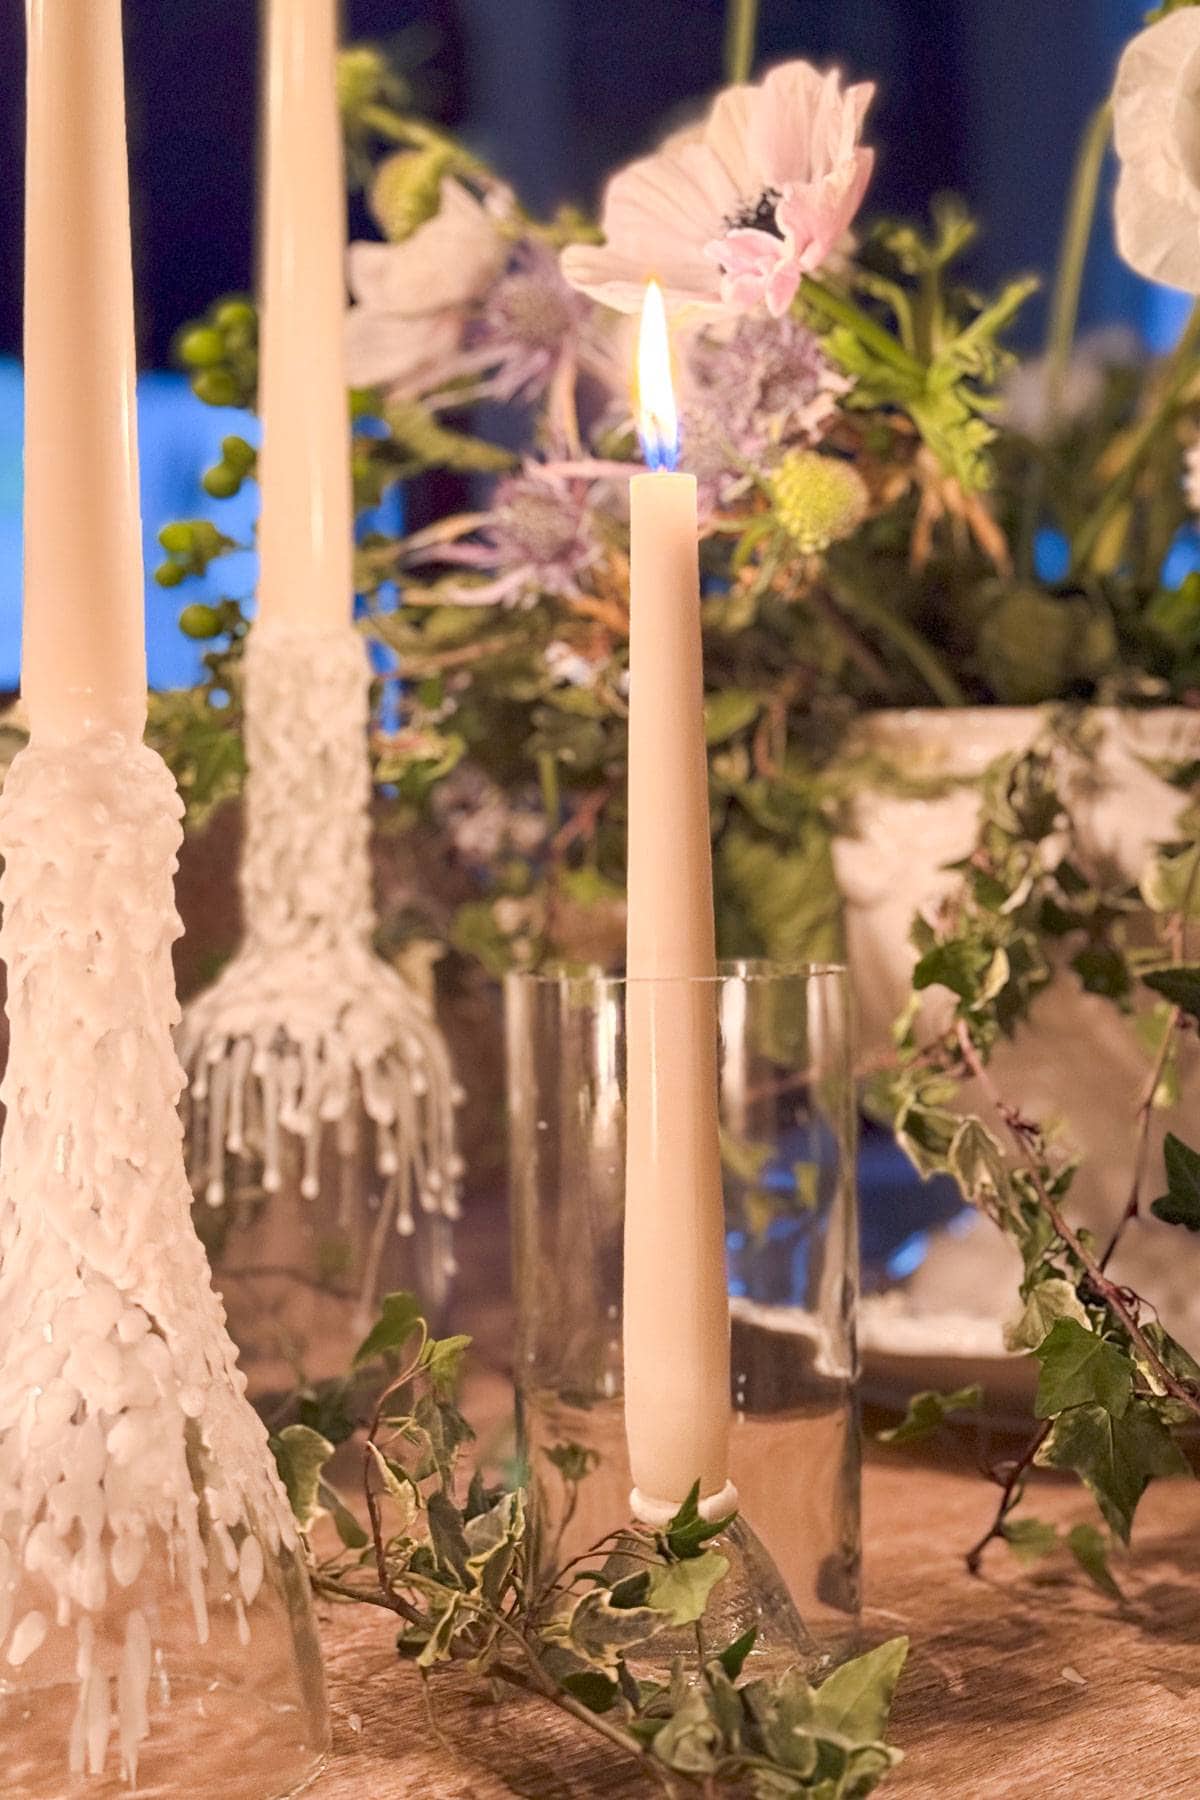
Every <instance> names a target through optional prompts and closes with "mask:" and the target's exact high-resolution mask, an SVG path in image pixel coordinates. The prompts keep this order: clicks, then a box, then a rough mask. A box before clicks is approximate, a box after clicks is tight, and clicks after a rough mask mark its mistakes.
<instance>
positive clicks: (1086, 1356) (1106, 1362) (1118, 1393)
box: [1033, 1318, 1137, 1419]
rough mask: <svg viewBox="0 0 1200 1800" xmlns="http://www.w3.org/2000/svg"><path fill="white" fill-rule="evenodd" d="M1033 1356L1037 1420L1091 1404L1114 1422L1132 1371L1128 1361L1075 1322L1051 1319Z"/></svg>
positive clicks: (1126, 1402) (1127, 1391) (1126, 1399)
mask: <svg viewBox="0 0 1200 1800" xmlns="http://www.w3.org/2000/svg"><path fill="white" fill-rule="evenodd" d="M1036 1355H1037V1359H1038V1361H1039V1362H1040V1363H1041V1365H1042V1373H1041V1377H1040V1379H1039V1381H1038V1390H1037V1399H1036V1400H1035V1402H1034V1408H1033V1410H1034V1414H1035V1416H1036V1417H1037V1418H1039V1419H1052V1418H1054V1417H1055V1416H1056V1415H1057V1414H1058V1413H1062V1412H1066V1411H1067V1409H1068V1408H1069V1407H1073V1406H1089V1405H1093V1404H1094V1405H1096V1406H1102V1407H1103V1408H1104V1409H1105V1411H1106V1412H1110V1413H1112V1415H1113V1417H1114V1418H1117V1419H1119V1418H1120V1417H1121V1416H1122V1414H1123V1413H1124V1411H1125V1409H1126V1407H1127V1406H1128V1405H1129V1399H1130V1395H1131V1394H1132V1392H1133V1378H1134V1375H1135V1374H1136V1372H1137V1371H1136V1368H1135V1365H1134V1363H1133V1361H1132V1359H1131V1358H1130V1357H1128V1356H1126V1355H1125V1352H1124V1351H1123V1350H1120V1349H1118V1348H1117V1346H1116V1344H1113V1343H1110V1342H1109V1341H1108V1339H1107V1338H1102V1337H1100V1336H1099V1335H1098V1334H1097V1333H1096V1332H1094V1331H1091V1330H1089V1328H1088V1327H1087V1326H1086V1325H1081V1324H1080V1323H1079V1321H1078V1320H1077V1319H1069V1318H1063V1319H1057V1320H1056V1321H1055V1323H1054V1325H1053V1326H1052V1328H1051V1329H1050V1331H1049V1332H1048V1333H1047V1335H1046V1337H1045V1338H1044V1339H1043V1341H1042V1343H1040V1344H1039V1345H1038V1348H1037V1352H1036Z"/></svg>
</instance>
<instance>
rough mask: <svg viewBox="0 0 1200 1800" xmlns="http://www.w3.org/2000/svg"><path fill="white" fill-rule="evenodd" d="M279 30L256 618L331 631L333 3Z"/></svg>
mask: <svg viewBox="0 0 1200 1800" xmlns="http://www.w3.org/2000/svg"><path fill="white" fill-rule="evenodd" d="M268 21H269V23H268V32H267V54H266V146H265V162H266V207H265V215H266V216H265V221H264V245H263V270H262V320H261V331H260V357H261V365H260V385H259V401H260V405H259V410H260V413H261V416H262V422H263V444H262V452H261V455H260V472H261V485H262V515H261V518H260V521H259V529H258V543H259V556H260V565H259V566H260V575H259V584H258V616H259V618H261V619H268V618H269V619H279V620H285V621H287V622H288V623H290V624H294V625H302V626H310V627H318V628H320V627H324V628H329V627H335V626H338V625H345V624H346V623H347V622H348V621H349V618H350V609H351V600H352V595H353V585H354V577H353V561H352V558H353V535H352V526H353V511H352V502H351V490H350V425H349V413H348V410H347V403H346V374H345V368H344V364H343V352H342V342H343V337H344V333H345V312H346V286H345V277H344V273H343V270H344V263H345V254H346V189H345V178H344V172H343V158H342V136H341V121H340V119H339V116H338V104H337V4H336V0H270V6H269V12H268Z"/></svg>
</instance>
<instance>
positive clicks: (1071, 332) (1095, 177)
mask: <svg viewBox="0 0 1200 1800" xmlns="http://www.w3.org/2000/svg"><path fill="white" fill-rule="evenodd" d="M1111 136H1112V102H1111V101H1110V100H1106V101H1105V102H1104V104H1103V105H1102V106H1098V107H1097V108H1096V111H1095V112H1094V113H1093V114H1092V117H1091V118H1090V119H1089V120H1088V124H1087V128H1086V130H1085V131H1084V134H1083V137H1082V139H1081V141H1080V145H1079V154H1078V156H1077V158H1076V161H1075V172H1074V174H1073V176H1072V178H1071V195H1070V199H1069V201H1068V204H1067V217H1066V223H1065V225H1064V228H1063V238H1062V248H1061V251H1060V253H1059V260H1058V274H1057V276H1056V279H1055V283H1054V297H1053V299H1052V301H1051V305H1050V320H1049V327H1048V330H1047V335H1046V397H1047V406H1048V411H1049V413H1050V416H1051V418H1053V417H1054V416H1055V415H1056V414H1057V411H1058V405H1059V400H1060V398H1061V395H1062V388H1063V382H1064V381H1065V380H1066V375H1067V370H1068V368H1069V366H1070V362H1071V351H1072V350H1073V348H1074V345H1075V328H1076V326H1077V324H1078V322H1079V296H1080V294H1081V293H1082V292H1083V271H1084V266H1085V264H1086V262H1087V253H1088V245H1089V244H1090V243H1091V241H1092V228H1093V226H1094V225H1095V222H1096V204H1097V201H1098V199H1099V195H1100V178H1101V176H1102V174H1103V173H1104V158H1105V156H1106V154H1107V152H1108V143H1109V139H1110V137H1111Z"/></svg>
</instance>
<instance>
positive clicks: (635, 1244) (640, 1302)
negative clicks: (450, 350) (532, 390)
mask: <svg viewBox="0 0 1200 1800" xmlns="http://www.w3.org/2000/svg"><path fill="white" fill-rule="evenodd" d="M638 389H639V407H640V413H641V432H642V440H643V446H644V449H645V454H646V460H647V461H648V462H649V463H650V465H651V467H652V469H654V470H655V473H653V474H648V475H635V476H634V478H633V481H632V483H631V484H630V640H629V667H630V677H629V680H630V685H629V877H628V897H629V921H628V943H627V955H626V973H627V975H628V977H629V981H628V987H627V993H626V1196H625V1306H624V1329H625V1429H626V1436H627V1439H628V1444H629V1458H630V1466H631V1469H632V1473H633V1480H634V1484H635V1485H634V1492H633V1497H632V1506H633V1511H634V1513H635V1515H636V1516H638V1517H639V1518H641V1519H643V1520H644V1521H645V1522H646V1523H648V1524H652V1525H655V1524H664V1523H665V1522H666V1520H667V1519H668V1518H669V1517H670V1516H671V1514H672V1513H674V1512H675V1511H676V1510H677V1508H678V1507H679V1505H680V1503H681V1502H682V1501H683V1500H684V1499H686V1497H687V1495H688V1492H689V1491H690V1489H691V1487H692V1485H693V1483H694V1482H695V1481H697V1479H698V1480H699V1482H700V1493H701V1498H702V1502H707V1503H708V1505H707V1506H706V1510H707V1511H708V1512H709V1513H710V1515H715V1514H719V1513H723V1512H725V1511H728V1510H730V1509H731V1507H732V1506H733V1505H735V1504H736V1495H735V1494H734V1492H733V1490H732V1488H730V1487H729V1485H728V1473H729V1471H728V1452H729V1417H730V1402H729V1305H728V1300H727V1297H726V1285H725V1232H724V1207H723V1201H722V1192H721V1153H720V1142H719V1135H718V1123H717V1026H716V1020H717V994H716V984H715V980H714V977H715V973H716V950H715V934H714V927H713V892H712V850H711V845H710V836H709V807H708V760H707V752H706V747H705V739H704V710H703V699H704V691H703V671H702V657H701V643H700V570H699V557H698V551H697V543H698V530H697V521H696V482H695V478H694V477H693V476H691V475H682V474H676V473H673V472H671V465H672V464H673V463H674V460H675V453H676V448H677V436H678V433H677V425H676V416H675V405H674V399H673V396H672V392H671V372H670V352H669V346H668V341H667V322H666V314H665V312H664V309H663V301H662V295H661V293H660V292H659V290H658V288H657V287H656V286H654V285H651V288H650V290H649V292H648V294H647V297H646V306H645V310H644V312H643V315H642V329H641V336H640V341H639V346H638Z"/></svg>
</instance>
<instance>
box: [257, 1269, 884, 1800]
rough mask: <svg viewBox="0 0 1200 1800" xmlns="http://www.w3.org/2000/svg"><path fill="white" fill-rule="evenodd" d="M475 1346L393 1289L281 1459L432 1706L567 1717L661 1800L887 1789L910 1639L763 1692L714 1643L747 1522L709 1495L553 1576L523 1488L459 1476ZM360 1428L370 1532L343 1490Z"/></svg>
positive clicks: (338, 1573) (328, 1580) (330, 1565)
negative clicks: (458, 1695)
mask: <svg viewBox="0 0 1200 1800" xmlns="http://www.w3.org/2000/svg"><path fill="white" fill-rule="evenodd" d="M467 1342H468V1341H467V1339H465V1338H463V1337H452V1338H443V1339H434V1338H431V1337H430V1336H429V1333H428V1329H427V1327H426V1324H425V1321H424V1320H423V1319H422V1317H421V1312H420V1307H419V1304H418V1302H417V1301H416V1300H415V1299H414V1297H413V1296H412V1295H410V1294H392V1295H389V1296H388V1298H387V1299H386V1300H385V1301H384V1304H383V1311H382V1314H381V1316H380V1318H379V1320H378V1322H377V1323H376V1325H375V1326H374V1327H373V1329H372V1330H371V1332H370V1333H369V1334H368V1336H367V1337H366V1339H365V1340H364V1342H363V1343H362V1345H361V1346H360V1348H359V1351H358V1353H357V1355H356V1357H355V1359H354V1368H353V1369H352V1370H351V1372H350V1373H349V1374H348V1375H347V1376H346V1377H345V1378H340V1379H335V1380H331V1381H325V1382H322V1383H320V1384H319V1385H317V1386H314V1387H308V1388H305V1389H303V1390H301V1392H300V1393H299V1394H298V1396H297V1398H296V1411H297V1413H298V1415H299V1416H298V1417H296V1418H295V1419H293V1421H292V1422H291V1423H290V1424H287V1425H285V1426H283V1428H282V1429H280V1430H279V1431H278V1432H277V1433H276V1435H275V1436H274V1437H273V1439H272V1445H273V1448H274V1451H275V1455H276V1459H277V1462H278V1465H279V1469H280V1473H281V1475H282V1477H283V1480H284V1483H285V1485H286V1487H287V1491H288V1494H289V1497H290V1499H291V1502H292V1506H293V1509H294V1511H295V1513H296V1517H297V1519H298V1521H299V1524H300V1527H301V1529H302V1531H303V1532H304V1533H305V1534H306V1535H307V1534H308V1533H310V1532H311V1530H312V1527H313V1525H314V1523H315V1522H316V1520H317V1519H318V1517H320V1516H321V1514H322V1513H328V1514H329V1515H330V1516H331V1517H332V1520H333V1523H334V1525H335V1526H336V1528H337V1530H338V1533H339V1535H340V1538H341V1542H342V1550H341V1552H340V1553H339V1554H337V1555H336V1556H334V1557H331V1558H328V1559H325V1560H317V1559H316V1558H315V1557H314V1559H313V1568H312V1573H313V1581H314V1585H315V1587H316V1590H317V1592H318V1593H320V1594H323V1595H325V1596H327V1597H329V1598H331V1599H337V1600H344V1601H352V1602H358V1603H361V1604H366V1605H371V1606H376V1607H382V1608H384V1609H385V1610H387V1611H389V1612H390V1613H392V1614H393V1615H394V1616H395V1618H396V1620H397V1623H398V1635H397V1639H396V1648H397V1652H398V1655H399V1657H400V1658H401V1660H402V1661H404V1662H407V1663H410V1664H412V1665H413V1666H414V1668H415V1669H416V1670H417V1671H418V1673H419V1675H420V1677H421V1679H422V1681H424V1682H425V1683H426V1684H427V1695H428V1696H429V1697H430V1699H431V1703H432V1698H433V1695H434V1691H435V1684H434V1683H433V1681H432V1678H433V1677H434V1675H435V1672H436V1671H437V1670H438V1669H439V1668H441V1667H445V1666H447V1665H450V1664H457V1665H459V1666H465V1667H467V1668H469V1669H470V1670H471V1671H472V1673H473V1674H475V1675H477V1676H478V1677H479V1679H480V1681H481V1682H488V1683H493V1684H494V1683H499V1684H501V1685H502V1686H504V1687H508V1688H511V1689H513V1690H516V1691H517V1692H520V1693H523V1694H528V1695H533V1696H536V1697H538V1698H539V1699H541V1700H544V1701H547V1702H549V1703H550V1704H552V1705H554V1706H556V1707H558V1708H559V1709H560V1710H562V1711H563V1712H565V1713H568V1714H570V1716H571V1717H572V1718H573V1719H575V1720H576V1721H578V1722H579V1723H580V1724H581V1725H585V1726H587V1727H588V1728H589V1729H590V1730H591V1731H592V1732H593V1733H595V1734H597V1735H598V1736H600V1737H602V1738H603V1739H604V1740H605V1741H606V1742H607V1743H608V1744H609V1745H610V1746H611V1747H612V1748H613V1749H614V1750H615V1751H619V1752H621V1753H622V1754H624V1755H627V1756H628V1757H630V1758H634V1759H636V1760H637V1761H638V1762H639V1763H641V1764H642V1765H643V1766H644V1767H645V1769H646V1770H647V1772H648V1773H649V1774H651V1775H652V1776H653V1777H654V1778H655V1779H656V1780H657V1782H658V1783H659V1785H660V1786H661V1788H662V1789H663V1791H664V1792H665V1793H668V1794H677V1795H682V1794H687V1793H700V1794H705V1795H715V1794H718V1793H722V1794H724V1793H729V1794H738V1793H740V1794H746V1795H751V1796H754V1797H755V1800H787V1796H798V1797H799V1796H805V1797H808V1800H816V1797H819V1800H861V1797H862V1796H865V1795H867V1794H870V1793H872V1792H873V1791H874V1789H875V1788H876V1787H877V1786H878V1785H879V1783H880V1782H881V1781H882V1780H883V1778H884V1777H885V1776H886V1775H887V1773H888V1771H889V1770H890V1769H891V1768H892V1767H894V1765H895V1764H896V1762H898V1761H899V1752H898V1751H897V1750H895V1749H894V1748H892V1747H891V1746H889V1745H888V1744H887V1743H886V1742H885V1741H884V1734H885V1731H886V1727H887V1718H888V1712H889V1709H890V1706H891V1700H892V1694H893V1692H894V1690H895V1686H896V1682H897V1680H898V1679H899V1676H900V1672H901V1669H902V1667H903V1664H904V1659H905V1655H906V1652H907V1640H906V1639H903V1638H897V1639H894V1640H893V1641H891V1642H890V1643H887V1644H884V1645H881V1646H880V1647H879V1648H878V1649H876V1650H872V1651H870V1652H868V1653H867V1654H866V1655H865V1656H861V1657H858V1658H857V1659H855V1660H854V1661H853V1662H849V1663H846V1664H843V1665H842V1667H840V1668H838V1669H836V1670H834V1672H833V1673H832V1674H830V1675H827V1676H826V1678H825V1679H824V1680H823V1681H822V1682H821V1683H820V1685H819V1686H815V1687H814V1686H813V1685H811V1684H810V1682H809V1681H808V1679H807V1678H806V1675H805V1673H804V1672H803V1671H801V1670H790V1671H788V1672H786V1673H784V1674H782V1675H776V1676H772V1677H771V1678H764V1677H763V1676H756V1675H755V1674H754V1673H753V1669H754V1665H753V1662H752V1661H749V1659H750V1657H751V1652H752V1651H753V1648H754V1632H753V1631H752V1630H751V1631H748V1632H746V1633H745V1634H744V1635H743V1636H741V1637H740V1638H738V1639H737V1640H736V1641H735V1642H733V1643H730V1644H723V1645H714V1644H710V1643H708V1642H707V1641H706V1638H705V1634H704V1620H705V1615H706V1611H707V1608H708V1604H709V1600H710V1597H711V1595H712V1594H713V1592H714V1590H715V1589H717V1588H718V1587H719V1585H720V1583H721V1581H722V1580H723V1579H724V1578H725V1576H726V1573H727V1571H728V1566H729V1565H728V1562H727V1559H726V1558H725V1557H724V1556H723V1555H722V1553H721V1549H720V1544H721V1540H722V1535H723V1533H724V1532H725V1531H726V1530H727V1529H728V1527H729V1526H730V1524H731V1523H732V1519H722V1520H718V1521H716V1522H714V1523H708V1522H706V1521H705V1520H704V1519H703V1518H702V1517H701V1516H700V1513H699V1512H698V1510H697V1504H696V1503H697V1497H698V1492H699V1489H698V1484H697V1487H696V1488H695V1489H693V1491H692V1493H691V1494H690V1495H689V1496H688V1498H687V1500H686V1501H685V1503H684V1505H683V1506H682V1507H681V1508H680V1510H679V1511H678V1513H677V1514H676V1515H675V1517H674V1518H673V1519H672V1520H671V1521H670V1523H669V1524H668V1525H666V1526H665V1527H664V1528H663V1529H662V1530H661V1531H655V1532H652V1531H645V1530H642V1529H640V1528H636V1527H634V1526H630V1527H629V1528H628V1529H627V1530H625V1531H622V1532H619V1533H615V1534H614V1535H613V1536H612V1537H611V1538H606V1539H604V1540H602V1541H601V1542H600V1543H599V1544H596V1545H595V1546H593V1548H592V1549H591V1550H589V1551H587V1552H586V1553H584V1554H583V1555H582V1556H578V1557H575V1558H573V1559H572V1560H571V1561H570V1562H568V1563H567V1564H565V1565H564V1566H563V1567H562V1568H560V1569H559V1570H558V1571H557V1572H556V1573H555V1574H554V1575H553V1576H551V1577H550V1578H549V1579H546V1578H544V1577H539V1575H538V1572H537V1569H536V1568H535V1564H534V1559H533V1557H532V1555H531V1548H530V1540H529V1535H528V1521H527V1518H526V1511H525V1500H524V1495H523V1493H522V1492H521V1490H520V1489H505V1488H500V1487H494V1486H490V1485H489V1484H488V1483H487V1482H486V1481H485V1480H484V1477H483V1475H482V1474H481V1473H480V1472H479V1471H478V1470H476V1472H475V1473H474V1474H473V1475H471V1476H470V1478H469V1480H468V1479H467V1478H466V1476H465V1472H464V1471H463V1468H462V1463H463V1460H464V1455H465V1452H466V1450H467V1447H468V1446H469V1444H470V1442H471V1439H472V1435H473V1434H472V1432H471V1428H470V1426H469V1425H468V1423H467V1421H466V1420H465V1418H464V1417H463V1415H462V1413H461V1412H460V1411H459V1409H458V1406H457V1404H456V1402H455V1398H454V1396H455V1390H456V1387H457V1382H458V1376H459V1372H460V1369H461V1365H462V1360H463V1356H464V1353H465V1352H466V1349H467ZM381 1380H382V1383H383V1385H382V1388H380V1381H381ZM359 1428H361V1432H362V1451H361V1456H362V1462H361V1488H360V1501H361V1508H360V1511H362V1512H364V1513H365V1516H366V1518H367V1520H368V1522H369V1529H367V1530H364V1529H363V1527H362V1525H361V1524H360V1522H359V1516H358V1515H356V1512H355V1511H354V1510H353V1509H352V1508H351V1506H350V1505H348V1504H347V1502H346V1500H345V1499H344V1498H342V1497H341V1496H340V1495H339V1494H338V1493H337V1492H336V1491H335V1490H334V1488H333V1487H332V1486H331V1484H330V1482H329V1481H328V1480H327V1478H326V1471H327V1466H328V1464H329V1462H330V1460H331V1458H332V1457H333V1455H334V1452H335V1448H336V1446H337V1445H338V1444H339V1443H345V1442H347V1441H348V1440H349V1439H350V1438H351V1437H352V1436H353V1435H354V1433H355V1431H356V1429H359ZM547 1454H548V1455H549V1457H550V1459H551V1461H553V1462H554V1463H555V1464H556V1466H557V1467H558V1469H559V1471H560V1473H561V1474H562V1476H563V1478H564V1480H565V1481H566V1482H567V1483H568V1484H569V1485H572V1486H576V1487H577V1485H578V1483H580V1482H581V1481H583V1480H586V1478H587V1476H588V1474H589V1473H590V1471H591V1469H592V1468H593V1467H594V1460H593V1459H592V1458H591V1457H590V1456H589V1455H588V1453H586V1452H584V1451H582V1450H581V1449H580V1448H579V1447H578V1446H574V1445H557V1446H552V1447H551V1448H550V1450H549V1451H548V1452H547ZM688 1640H690V1642H691V1644H692V1646H693V1647H692V1648H691V1649H690V1650H689V1651H687V1652H684V1651H683V1650H681V1648H680V1646H681V1644H682V1643H684V1642H686V1641H688Z"/></svg>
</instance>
